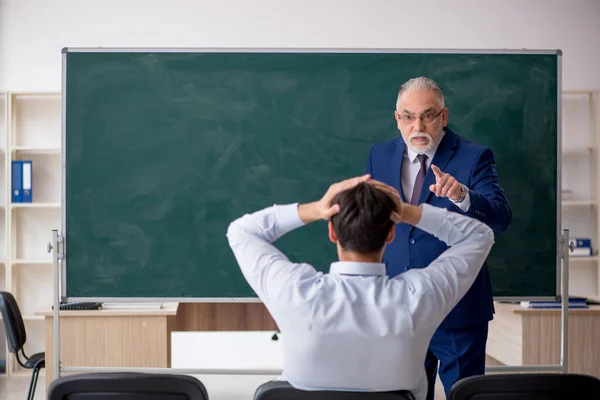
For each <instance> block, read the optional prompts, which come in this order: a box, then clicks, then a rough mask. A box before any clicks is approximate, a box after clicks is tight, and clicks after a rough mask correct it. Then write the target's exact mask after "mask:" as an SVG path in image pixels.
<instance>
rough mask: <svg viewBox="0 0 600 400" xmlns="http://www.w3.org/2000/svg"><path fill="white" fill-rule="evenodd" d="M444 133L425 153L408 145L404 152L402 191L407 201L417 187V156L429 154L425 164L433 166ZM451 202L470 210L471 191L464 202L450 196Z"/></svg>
mask: <svg viewBox="0 0 600 400" xmlns="http://www.w3.org/2000/svg"><path fill="white" fill-rule="evenodd" d="M443 135H444V134H443V133H442V137H441V138H440V140H439V141H438V142H437V144H436V145H435V146H433V147H432V148H431V149H430V150H429V151H426V152H424V153H416V152H414V151H413V150H412V149H410V148H409V147H408V146H406V151H405V152H404V158H403V159H402V192H404V198H405V199H406V201H407V202H410V199H411V198H412V193H413V190H414V187H415V179H416V178H417V174H418V173H419V170H420V169H421V163H419V160H417V156H418V155H419V154H425V155H426V156H427V160H425V165H426V166H427V169H429V167H431V162H432V161H433V157H434V156H435V152H436V151H437V148H438V146H439V145H440V143H441V142H442V139H443V137H444V136H443ZM421 190H429V188H428V187H425V186H423V188H422V189H421ZM448 200H450V201H451V202H453V203H454V204H456V206H457V207H458V208H460V209H461V210H462V211H464V212H467V211H469V207H471V197H470V196H469V192H467V195H466V196H465V199H464V200H463V201H462V202H460V203H459V202H456V201H454V200H452V199H450V198H448Z"/></svg>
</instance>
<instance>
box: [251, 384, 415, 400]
mask: <svg viewBox="0 0 600 400" xmlns="http://www.w3.org/2000/svg"><path fill="white" fill-rule="evenodd" d="M254 400H414V396H413V395H412V394H411V393H410V392H407V391H397V392H378V393H373V392H343V391H336V390H314V391H313V390H299V389H296V388H294V387H293V386H292V385H290V384H289V383H288V382H285V381H270V382H267V383H264V384H262V385H260V386H259V387H258V389H256V392H255V393H254Z"/></svg>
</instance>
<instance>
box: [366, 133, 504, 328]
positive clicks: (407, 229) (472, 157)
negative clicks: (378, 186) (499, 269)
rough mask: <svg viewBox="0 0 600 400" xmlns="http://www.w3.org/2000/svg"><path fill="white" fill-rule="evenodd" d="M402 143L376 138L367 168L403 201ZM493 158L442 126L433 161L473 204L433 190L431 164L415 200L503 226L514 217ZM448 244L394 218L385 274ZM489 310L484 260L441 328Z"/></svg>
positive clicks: (421, 261)
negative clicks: (463, 207)
mask: <svg viewBox="0 0 600 400" xmlns="http://www.w3.org/2000/svg"><path fill="white" fill-rule="evenodd" d="M405 148H406V144H405V143H404V140H403V138H402V136H399V137H397V138H395V139H392V140H388V141H386V142H383V143H378V144H375V145H373V146H372V147H371V152H370V154H369V160H368V163H367V173H369V174H371V176H372V177H373V179H376V180H378V181H381V182H384V183H387V184H388V185H390V186H393V187H395V188H396V189H397V190H398V192H400V196H401V197H402V200H403V201H407V200H406V199H405V196H404V193H402V184H401V176H402V160H403V157H404V151H405ZM495 163H496V161H495V157H494V153H493V152H492V151H491V150H490V149H488V148H486V147H484V146H481V145H478V144H476V143H473V142H470V141H468V140H465V139H462V138H461V137H460V136H458V135H456V134H455V133H454V132H452V130H450V129H449V128H446V133H445V135H444V137H443V139H442V141H441V143H440V144H439V146H438V149H437V151H436V153H435V156H434V158H433V160H432V164H434V165H437V166H438V167H439V168H440V169H441V170H442V171H444V172H446V173H449V174H450V175H452V176H453V177H454V178H456V180H457V181H458V182H460V183H462V184H463V185H465V186H467V187H468V188H469V195H470V197H471V206H470V208H469V210H468V211H467V212H466V213H463V212H462V211H461V210H460V208H458V207H457V206H456V205H455V204H454V203H452V202H451V201H450V200H449V199H448V198H441V197H437V196H436V195H435V194H433V192H431V191H430V190H429V185H431V184H433V183H435V176H434V175H433V171H432V170H431V168H429V169H428V170H427V175H426V176H425V182H424V183H423V190H422V191H421V195H420V197H419V204H421V203H429V204H431V205H433V206H436V207H443V208H447V209H448V210H451V211H455V212H460V213H462V214H465V215H468V216H470V217H473V218H476V219H478V220H480V221H482V222H484V223H486V224H487V225H488V226H489V227H490V228H492V229H493V230H494V232H496V233H500V232H503V231H505V230H507V229H508V227H509V225H510V223H511V221H512V211H511V209H510V207H509V205H508V200H507V199H506V196H505V194H504V190H503V189H502V188H501V187H500V184H499V182H498V175H497V173H496V167H495ZM447 248H448V246H447V245H446V244H445V243H444V242H442V241H440V240H438V239H437V238H435V237H434V236H432V235H430V234H428V233H426V232H424V231H422V230H420V229H418V228H415V227H413V226H412V225H407V224H398V225H397V226H396V237H395V238H394V241H393V242H392V243H390V244H388V246H387V248H386V250H385V253H384V260H383V261H384V263H385V264H386V268H387V274H388V275H389V276H390V277H393V276H396V275H398V274H401V273H402V272H404V271H407V270H409V269H412V268H424V267H427V266H428V265H429V264H430V263H431V262H432V261H433V260H434V259H435V258H437V256H439V255H440V254H441V253H442V252H443V251H444V250H446V249H447ZM493 313H494V306H493V302H492V288H491V283H490V276H489V271H488V268H487V265H486V264H484V265H483V268H482V269H481V271H480V273H479V275H478V276H477V278H476V279H475V282H474V283H473V286H472V287H471V288H470V289H469V291H468V292H467V294H466V295H465V296H464V297H463V298H462V299H461V300H460V302H459V303H458V304H457V305H456V307H455V308H454V309H453V310H452V311H451V312H450V314H448V316H447V317H446V318H445V320H444V321H443V322H442V324H441V325H440V328H441V329H444V330H450V329H457V328H465V327H468V326H472V325H475V324H480V323H485V322H488V321H490V320H491V319H492V318H493Z"/></svg>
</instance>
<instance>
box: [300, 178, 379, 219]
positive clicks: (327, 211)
mask: <svg viewBox="0 0 600 400" xmlns="http://www.w3.org/2000/svg"><path fill="white" fill-rule="evenodd" d="M369 179H371V175H369V174H366V175H362V176H357V177H354V178H350V179H346V180H344V181H341V182H337V183H334V184H332V185H331V186H329V189H328V190H327V192H325V194H324V195H323V197H322V198H321V200H319V201H315V202H313V203H308V204H301V205H300V206H298V215H299V216H300V219H301V220H302V222H304V223H305V224H307V223H309V222H313V221H317V220H320V219H324V220H329V219H330V218H331V217H332V216H334V215H335V214H337V213H338V212H339V211H340V206H339V205H338V204H333V205H331V200H332V199H333V198H334V197H335V196H336V195H337V194H338V193H340V192H343V191H344V190H348V189H352V188H353V187H355V186H357V185H359V184H361V183H363V182H367V181H368V180H369Z"/></svg>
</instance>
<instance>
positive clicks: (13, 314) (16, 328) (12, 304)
mask: <svg viewBox="0 0 600 400" xmlns="http://www.w3.org/2000/svg"><path fill="white" fill-rule="evenodd" d="M0 312H1V313H2V319H3V320H4V330H5V331H6V341H7V342H8V351H10V352H11V353H15V357H16V358H17V362H18V363H19V365H20V366H21V367H23V368H27V369H33V372H32V375H31V382H29V392H28V393H27V399H28V400H33V396H34V395H35V387H36V385H37V380H38V375H39V374H40V370H41V369H42V368H44V367H45V366H46V364H45V354H44V353H37V354H34V355H32V356H31V357H27V355H25V352H24V351H23V345H24V344H25V341H26V340H27V335H26V333H25V324H24V323H23V316H22V315H21V311H20V310H19V306H18V305H17V301H16V300H15V298H14V296H13V295H12V294H10V293H8V292H0ZM19 352H20V353H21V355H22V356H23V360H21V358H20V357H19Z"/></svg>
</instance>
